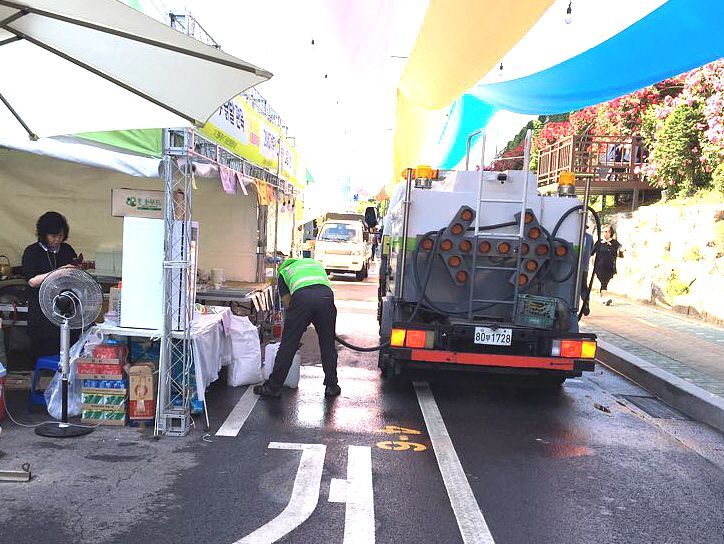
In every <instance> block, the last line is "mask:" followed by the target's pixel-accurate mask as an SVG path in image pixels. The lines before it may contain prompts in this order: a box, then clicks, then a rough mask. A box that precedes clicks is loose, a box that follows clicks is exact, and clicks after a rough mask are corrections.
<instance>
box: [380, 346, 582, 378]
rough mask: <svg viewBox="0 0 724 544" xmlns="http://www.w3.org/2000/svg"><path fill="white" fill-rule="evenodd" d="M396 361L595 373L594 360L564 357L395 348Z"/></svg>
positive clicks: (393, 350)
mask: <svg viewBox="0 0 724 544" xmlns="http://www.w3.org/2000/svg"><path fill="white" fill-rule="evenodd" d="M390 351H391V353H390V355H391V358H392V359H393V360H404V361H413V362H420V363H430V365H429V366H432V367H434V366H435V365H448V364H450V365H465V366H469V367H479V368H480V369H481V370H483V369H489V370H493V369H494V368H507V369H516V368H517V369H530V370H552V371H567V372H576V373H579V372H585V371H592V370H593V369H594V366H595V363H594V361H593V360H592V359H569V358H564V357H532V356H526V355H501V354H489V353H468V352H461V351H440V350H428V349H409V348H392V349H391V350H390Z"/></svg>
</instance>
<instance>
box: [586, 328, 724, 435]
mask: <svg viewBox="0 0 724 544" xmlns="http://www.w3.org/2000/svg"><path fill="white" fill-rule="evenodd" d="M597 358H598V360H599V361H600V362H601V363H603V364H604V365H606V366H607V367H609V368H611V369H612V370H614V371H616V372H618V373H619V374H622V375H623V376H625V377H626V378H628V379H630V380H632V381H634V382H636V383H637V384H638V385H640V386H641V387H643V388H644V389H647V390H648V391H650V392H651V393H653V394H654V395H656V396H657V397H659V398H660V399H661V400H663V401H664V402H666V403H667V404H669V405H670V406H673V407H674V408H676V409H677V410H680V411H681V412H683V413H685V414H686V415H687V416H689V417H691V418H693V419H695V420H697V421H701V422H702V423H706V424H707V425H710V426H712V427H714V428H715V429H717V430H719V431H721V432H723V433H724V399H723V398H721V397H719V396H717V395H715V394H714V393H710V392H709V391H706V390H705V389H702V388H701V387H699V386H698V385H694V384H693V383H690V382H687V381H686V380H684V379H683V378H679V377H678V376H675V375H674V374H672V373H671V372H667V371H666V370H663V369H662V368H659V367H658V366H656V365H655V364H653V363H650V362H648V361H646V360H644V359H642V358H641V357H638V356H636V355H633V354H632V353H629V352H628V351H626V350H624V349H621V348H619V347H617V346H614V345H613V344H611V343H609V342H606V341H604V340H600V339H599V340H598V354H597Z"/></svg>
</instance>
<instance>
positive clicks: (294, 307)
mask: <svg viewBox="0 0 724 544" xmlns="http://www.w3.org/2000/svg"><path fill="white" fill-rule="evenodd" d="M310 323H311V324H314V328H315V330H316V331H317V336H318V337H319V351H320V352H321V355H322V368H323V369H324V385H337V350H336V349H335V346H334V334H335V328H336V323H337V308H336V307H335V306H334V293H333V292H332V290H331V289H330V288H329V287H327V286H326V285H312V286H310V287H303V288H301V289H300V290H299V291H296V292H295V293H294V294H293V295H292V301H291V303H290V304H289V308H287V312H286V316H285V319H284V331H283V332H282V343H281V345H280V346H279V351H278V352H277V358H276V361H275V362H274V371H273V372H272V374H271V376H269V381H270V382H271V383H272V384H274V385H278V386H281V385H282V384H283V383H284V380H286V378H287V373H288V372H289V369H290V368H291V366H292V360H293V359H294V354H295V353H296V352H297V350H298V349H299V341H300V340H301V339H302V335H303V334H304V331H306V330H307V327H308V326H309V325H310Z"/></svg>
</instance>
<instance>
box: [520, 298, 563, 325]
mask: <svg viewBox="0 0 724 544" xmlns="http://www.w3.org/2000/svg"><path fill="white" fill-rule="evenodd" d="M557 305H558V304H557V300H556V299H555V298H550V297H541V296H538V295H518V304H517V306H516V310H515V324H516V325H520V326H521V327H532V328H534V329H552V328H553V324H554V323H555V321H556V306H557Z"/></svg>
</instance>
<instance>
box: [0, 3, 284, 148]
mask: <svg viewBox="0 0 724 544" xmlns="http://www.w3.org/2000/svg"><path fill="white" fill-rule="evenodd" d="M0 66H2V82H0V102H2V103H3V104H4V105H0V137H3V138H13V137H17V136H26V137H27V136H28V135H30V136H31V138H35V137H36V136H56V135H59V134H75V133H79V132H90V131H103V130H121V129H126V128H158V127H180V126H189V125H190V124H199V123H203V122H205V121H206V120H207V119H208V118H209V116H210V115H211V114H212V113H213V111H214V109H216V108H217V107H218V106H219V105H220V104H222V103H223V102H225V101H226V100H228V99H230V98H231V97H233V96H235V95H237V94H239V93H240V92H241V91H243V90H244V89H247V88H249V87H252V86H254V85H256V84H258V83H261V82H262V81H265V80H267V79H269V78H270V77H271V74H270V73H269V72H267V71H265V70H262V69H260V68H258V67H256V66H253V65H251V64H249V63H246V62H244V61H241V60H239V59H237V58H236V57H233V56H232V55H228V54H226V53H224V52H222V51H220V50H218V49H215V48H213V47H211V46H208V45H206V44H203V43H201V42H198V41H196V40H194V39H193V38H191V37H189V36H186V35H185V34H182V33H180V32H178V31H176V30H174V29H172V28H169V27H167V26H165V25H163V24H162V23H160V22H158V21H155V20H154V19H151V18H150V17H147V16H146V15H144V14H142V13H139V12H138V11H136V10H134V9H132V8H130V7H128V6H126V5H124V4H122V3H120V2H117V1H116V0H93V2H88V1H85V0H14V1H7V0H0ZM189 78H193V80H194V81H195V82H196V84H195V85H188V84H187V82H188V80H189Z"/></svg>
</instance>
